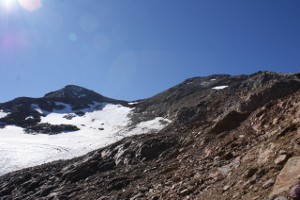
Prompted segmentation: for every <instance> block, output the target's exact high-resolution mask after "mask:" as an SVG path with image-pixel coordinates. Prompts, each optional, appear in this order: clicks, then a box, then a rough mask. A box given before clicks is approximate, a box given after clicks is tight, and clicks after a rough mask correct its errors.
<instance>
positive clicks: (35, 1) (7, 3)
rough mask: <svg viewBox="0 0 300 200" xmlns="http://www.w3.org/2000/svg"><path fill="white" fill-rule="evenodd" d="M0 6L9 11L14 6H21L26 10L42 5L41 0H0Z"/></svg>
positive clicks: (32, 9) (35, 8)
mask: <svg viewBox="0 0 300 200" xmlns="http://www.w3.org/2000/svg"><path fill="white" fill-rule="evenodd" d="M0 2H1V7H4V9H5V10H7V11H11V10H13V9H14V8H16V6H21V7H22V8H25V9H26V10H28V11H34V10H37V9H38V8H40V7H41V6H42V1H41V0H0Z"/></svg>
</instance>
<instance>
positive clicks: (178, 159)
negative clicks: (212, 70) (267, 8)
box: [0, 72, 300, 200]
mask: <svg viewBox="0 0 300 200" xmlns="http://www.w3.org/2000/svg"><path fill="white" fill-rule="evenodd" d="M218 86H228V87H223V89H214V88H220V87H218ZM50 95H54V93H51V94H50ZM58 96H59V97H60V93H59V95H58ZM134 107H135V111H134V113H133V114H132V116H131V117H132V118H133V119H134V121H135V123H137V122H141V121H143V120H145V119H152V118H154V117H155V116H165V117H168V118H169V119H172V120H173V121H172V123H170V124H169V125H168V126H167V127H165V128H164V129H162V130H161V131H160V132H158V133H155V134H145V135H137V136H131V137H128V138H125V139H123V140H121V141H119V142H117V143H114V144H112V145H109V146H107V147H104V148H101V149H98V150H95V151H93V152H90V153H89V154H87V155H85V156H82V157H78V158H74V159H71V160H65V161H55V162H53V163H47V164H44V165H41V166H37V167H33V168H28V169H23V170H20V171H17V172H13V173H9V174H7V175H4V176H2V177H0V196H1V198H0V199H103V200H104V199H130V200H134V199H207V200H214V199H224V200H226V199H228V200H229V199H230V200H231V199H245V200H255V199H269V196H270V197H271V198H272V199H287V198H297V197H293V196H291V195H296V193H297V188H296V189H294V190H293V191H292V192H290V189H291V188H290V187H293V186H294V185H295V184H296V182H295V181H296V179H295V176H293V179H295V180H293V183H292V184H289V185H286V184H285V182H284V181H281V180H283V178H281V177H282V176H283V175H282V174H286V172H285V171H290V170H289V169H290V167H289V166H290V163H294V162H296V161H294V160H295V159H298V157H299V156H300V129H299V127H300V117H299V116H300V76H299V74H276V73H271V72H259V73H256V74H253V75H250V76H246V75H241V76H229V75H214V76H209V77H200V78H192V79H188V80H186V81H184V82H183V83H181V84H179V85H177V86H175V87H173V88H171V89H169V90H167V91H165V92H162V93H160V94H158V95H156V96H154V97H152V98H149V99H145V100H139V103H138V104H137V105H135V106H134ZM297 162H298V161H297ZM287 168H288V170H287ZM297 170H298V169H297ZM297 170H296V171H297ZM294 171H295V170H294ZM297 173H298V171H297ZM288 176H290V175H288ZM286 182H288V183H290V180H287V181H286ZM278 185H280V186H278ZM283 187H286V188H288V189H285V190H282V191H281V190H280V189H278V188H283Z"/></svg>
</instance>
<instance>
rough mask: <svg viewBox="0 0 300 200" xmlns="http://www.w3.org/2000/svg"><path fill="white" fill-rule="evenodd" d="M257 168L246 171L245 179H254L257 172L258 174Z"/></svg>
mask: <svg viewBox="0 0 300 200" xmlns="http://www.w3.org/2000/svg"><path fill="white" fill-rule="evenodd" d="M257 170H258V169H257V168H256V167H252V168H250V169H248V170H247V171H246V173H245V174H244V178H246V179H247V178H250V177H252V176H253V175H254V174H255V173H256V172H257Z"/></svg>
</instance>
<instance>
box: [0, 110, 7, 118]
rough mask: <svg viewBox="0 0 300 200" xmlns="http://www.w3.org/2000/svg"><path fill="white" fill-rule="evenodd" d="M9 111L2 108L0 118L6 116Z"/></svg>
mask: <svg viewBox="0 0 300 200" xmlns="http://www.w3.org/2000/svg"><path fill="white" fill-rule="evenodd" d="M8 114H9V113H6V112H4V111H3V110H0V118H3V117H6V116H7V115H8Z"/></svg>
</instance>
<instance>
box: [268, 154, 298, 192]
mask: <svg viewBox="0 0 300 200" xmlns="http://www.w3.org/2000/svg"><path fill="white" fill-rule="evenodd" d="M299 174H300V157H299V156H297V157H291V158H290V159H289V160H288V161H287V163H286V164H285V165H284V167H283V169H282V170H281V172H280V173H279V175H278V176H277V179H276V182H275V184H274V187H273V190H272V192H271V194H270V196H275V195H279V194H281V193H283V192H288V191H289V190H290V188H291V187H293V186H294V185H296V184H297V183H298V181H299V180H298V176H299Z"/></svg>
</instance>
